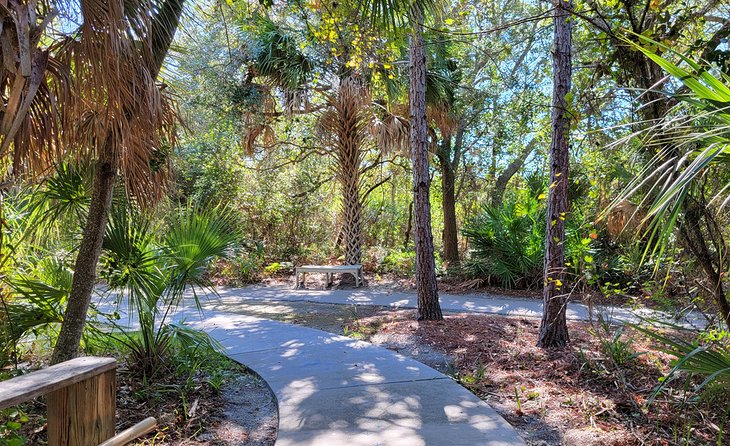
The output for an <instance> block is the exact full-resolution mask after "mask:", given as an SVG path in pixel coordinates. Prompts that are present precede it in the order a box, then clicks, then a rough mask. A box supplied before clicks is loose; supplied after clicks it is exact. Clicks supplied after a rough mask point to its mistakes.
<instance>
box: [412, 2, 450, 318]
mask: <svg viewBox="0 0 730 446" xmlns="http://www.w3.org/2000/svg"><path fill="white" fill-rule="evenodd" d="M411 19H412V20H411V22H412V24H413V34H412V36H411V48H410V54H409V56H410V112H411V116H410V122H411V135H410V138H411V140H410V144H411V158H412V161H413V202H414V214H415V215H414V217H415V218H414V220H415V237H414V239H415V243H416V292H417V293H418V320H441V319H443V315H442V314H441V305H440V304H439V297H438V288H437V285H436V261H435V258H434V249H433V233H432V231H431V203H430V197H429V188H430V185H431V184H430V183H431V177H430V176H429V171H428V128H427V122H426V54H425V51H424V40H423V5H421V4H419V2H415V3H414V4H413V6H412V7H411Z"/></svg>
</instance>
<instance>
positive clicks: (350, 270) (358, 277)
mask: <svg viewBox="0 0 730 446" xmlns="http://www.w3.org/2000/svg"><path fill="white" fill-rule="evenodd" d="M307 273H324V274H327V286H328V287H329V286H332V275H333V274H335V273H337V274H352V275H353V277H355V286H356V287H360V286H362V284H363V276H362V265H359V264H357V265H304V266H297V267H296V268H294V275H295V277H296V283H297V285H296V286H297V288H304V280H305V279H306V274H307ZM300 274H301V275H302V279H301V280H299V275H300Z"/></svg>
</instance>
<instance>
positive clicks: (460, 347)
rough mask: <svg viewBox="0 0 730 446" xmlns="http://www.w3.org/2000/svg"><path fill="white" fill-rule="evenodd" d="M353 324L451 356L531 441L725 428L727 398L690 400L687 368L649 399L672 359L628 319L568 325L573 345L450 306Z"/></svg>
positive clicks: (650, 437)
mask: <svg viewBox="0 0 730 446" xmlns="http://www.w3.org/2000/svg"><path fill="white" fill-rule="evenodd" d="M355 326H356V327H362V329H360V330H357V331H358V333H365V334H366V335H367V337H368V338H372V337H373V336H375V335H378V336H379V337H381V338H382V337H385V338H386V339H387V337H388V336H393V337H397V336H400V335H409V339H415V340H416V342H419V343H422V344H423V345H426V346H428V347H430V348H433V349H435V350H438V351H440V352H442V353H444V354H446V355H449V356H450V357H451V359H452V363H451V367H452V371H451V374H452V375H453V376H454V378H455V379H457V380H458V381H459V382H460V383H461V384H462V385H464V386H465V387H467V388H469V389H470V390H471V391H473V392H474V393H476V394H477V395H478V396H480V397H481V398H482V399H484V400H485V401H487V402H488V403H489V404H490V405H491V406H492V407H494V408H495V409H496V410H497V411H498V412H499V413H500V414H501V415H502V416H503V417H505V419H506V420H507V421H508V422H510V424H512V425H513V426H515V427H516V428H517V429H518V431H519V432H520V434H521V435H522V436H523V438H525V440H526V442H527V443H528V445H531V446H532V445H542V444H565V445H575V446H578V445H581V446H586V445H596V446H598V445H602V446H604V445H613V446H619V445H622V446H623V445H656V446H663V445H708V444H718V434H719V432H720V431H721V430H722V429H723V425H724V423H723V419H724V413H725V411H724V410H723V408H724V407H727V396H726V395H725V396H723V395H715V396H712V397H710V398H709V399H699V400H697V398H696V397H697V395H696V394H694V393H693V392H692V391H691V389H692V388H693V387H694V386H695V385H696V384H697V383H698V382H694V381H692V380H689V381H688V380H687V378H686V376H683V377H680V378H677V379H675V380H673V381H672V382H670V383H669V384H668V385H667V386H666V387H665V389H664V390H663V391H662V393H661V394H659V395H658V396H657V398H656V399H655V400H654V401H653V403H652V404H651V405H648V406H647V404H646V403H647V401H648V400H649V399H650V398H651V395H652V392H653V390H654V389H655V388H656V386H657V385H658V384H659V382H660V380H661V379H662V377H664V376H665V375H666V374H667V373H668V372H669V370H670V366H669V364H670V362H671V360H672V359H674V358H673V357H671V356H670V355H667V354H666V353H663V351H662V349H661V346H660V345H658V344H657V342H656V341H655V340H652V339H651V338H649V337H647V336H645V335H644V334H642V333H640V332H638V331H636V330H633V329H630V328H628V327H626V328H622V327H621V326H616V325H608V324H601V323H598V322H596V323H594V324H593V325H592V324H590V323H577V322H573V323H569V330H570V334H571V339H572V343H571V345H570V346H569V347H568V348H566V349H564V350H551V349H541V348H538V347H536V346H535V339H536V336H537V331H538V328H539V321H538V320H536V319H525V318H516V317H502V316H491V315H470V314H452V315H447V316H446V317H445V320H444V321H438V322H417V321H415V320H414V318H413V314H412V311H406V310H403V311H399V312H392V313H389V314H382V315H378V316H373V317H366V318H361V319H359V320H358V321H357V323H356V325H355ZM700 381H701V380H700ZM720 442H721V443H720V444H729V443H727V440H726V439H725V438H722V439H721V440H720Z"/></svg>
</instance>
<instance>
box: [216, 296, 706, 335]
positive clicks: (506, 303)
mask: <svg viewBox="0 0 730 446" xmlns="http://www.w3.org/2000/svg"><path fill="white" fill-rule="evenodd" d="M217 291H218V294H219V297H220V299H221V300H224V301H226V302H229V303H230V302H232V301H234V300H235V299H246V300H263V301H282V302H287V301H293V302H297V301H305V302H316V303H327V304H353V305H377V306H384V307H391V308H417V307H418V300H417V297H416V295H415V293H404V292H399V291H391V290H378V289H370V288H356V289H345V290H324V289H294V288H293V287H280V286H277V287H273V286H272V287H267V286H250V287H245V288H225V287H221V288H218V289H217ZM439 297H440V301H441V309H442V310H444V311H447V312H464V313H485V314H499V315H505V316H522V317H533V318H540V317H541V316H542V301H541V300H539V299H524V298H516V297H505V296H499V295H494V294H488V293H481V294H461V295H456V294H446V293H439ZM213 299H214V300H215V298H213ZM593 313H594V314H593V319H594V320H595V319H596V318H597V315H598V314H599V313H600V314H601V315H602V316H603V317H604V319H605V320H608V321H614V322H633V323H637V322H640V321H642V320H646V319H655V320H660V321H663V322H667V323H674V324H678V325H683V326H686V327H688V328H689V327H695V328H702V327H704V326H705V324H706V321H705V319H704V318H703V317H702V316H701V315H700V314H695V313H690V314H687V315H683V317H682V318H681V319H680V320H676V319H675V318H672V317H670V316H669V315H668V314H666V313H662V312H659V311H653V310H649V309H646V308H644V309H638V310H633V309H630V308H625V307H607V306H602V307H594V309H593ZM566 316H567V318H568V319H570V320H589V319H590V316H591V315H590V310H589V308H588V306H587V305H584V304H580V303H572V302H571V303H569V304H568V309H567V311H566Z"/></svg>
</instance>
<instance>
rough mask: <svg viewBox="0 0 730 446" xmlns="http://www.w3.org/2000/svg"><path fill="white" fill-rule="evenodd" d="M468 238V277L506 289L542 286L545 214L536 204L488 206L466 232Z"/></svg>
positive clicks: (533, 202) (531, 202)
mask: <svg viewBox="0 0 730 446" xmlns="http://www.w3.org/2000/svg"><path fill="white" fill-rule="evenodd" d="M463 234H464V235H465V236H466V237H468V238H469V247H470V256H469V258H468V259H467V260H466V261H465V262H464V268H465V270H466V272H467V274H469V275H472V276H476V277H486V278H487V279H488V280H489V281H490V282H491V283H494V284H496V285H500V286H503V287H506V288H528V289H529V288H534V287H537V286H539V285H540V284H541V283H542V274H543V271H542V270H543V252H544V248H543V239H544V234H545V213H544V211H543V210H541V209H540V207H539V205H538V202H537V200H529V201H527V203H524V204H523V203H515V202H510V203H505V204H504V205H502V206H501V207H499V208H494V207H489V206H485V207H484V209H483V210H482V212H481V213H480V214H479V215H478V216H477V217H476V218H475V219H474V220H472V221H471V222H469V224H467V226H466V227H465V228H464V230H463Z"/></svg>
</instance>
